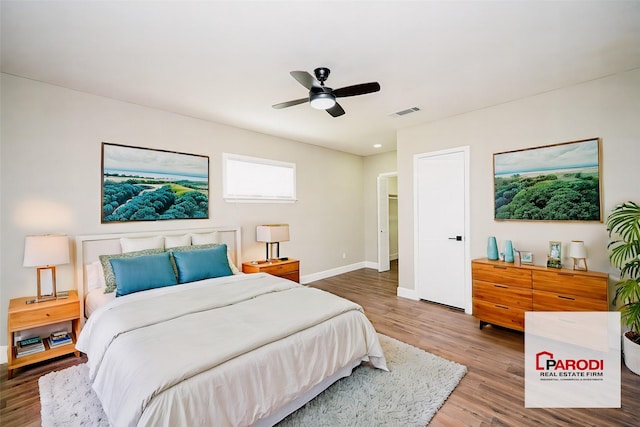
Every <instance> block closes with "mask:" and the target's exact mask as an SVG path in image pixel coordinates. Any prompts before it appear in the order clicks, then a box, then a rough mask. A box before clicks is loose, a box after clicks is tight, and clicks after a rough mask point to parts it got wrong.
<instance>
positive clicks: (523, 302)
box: [473, 280, 532, 311]
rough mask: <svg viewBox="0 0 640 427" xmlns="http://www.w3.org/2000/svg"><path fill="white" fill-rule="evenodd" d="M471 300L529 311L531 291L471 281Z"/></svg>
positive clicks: (517, 287)
mask: <svg viewBox="0 0 640 427" xmlns="http://www.w3.org/2000/svg"><path fill="white" fill-rule="evenodd" d="M473 299H474V300H476V299H478V300H483V301H486V302H492V303H495V304H500V305H506V306H510V307H515V308H521V309H523V310H527V311H531V308H532V304H531V289H530V288H522V287H519V286H510V285H501V284H498V283H488V282H482V281H480V280H474V281H473Z"/></svg>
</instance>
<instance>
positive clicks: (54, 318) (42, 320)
mask: <svg viewBox="0 0 640 427" xmlns="http://www.w3.org/2000/svg"><path fill="white" fill-rule="evenodd" d="M38 304H49V303H36V304H32V305H34V306H35V307H34V309H32V310H23V311H20V312H16V313H10V314H9V330H11V331H17V330H21V329H30V328H36V327H38V326H44V325H50V324H52V323H58V322H64V321H66V320H73V319H77V318H78V316H79V313H80V303H79V302H78V301H75V302H70V303H68V304H62V305H60V304H58V305H53V306H49V307H42V308H40V307H38V306H37V305H38Z"/></svg>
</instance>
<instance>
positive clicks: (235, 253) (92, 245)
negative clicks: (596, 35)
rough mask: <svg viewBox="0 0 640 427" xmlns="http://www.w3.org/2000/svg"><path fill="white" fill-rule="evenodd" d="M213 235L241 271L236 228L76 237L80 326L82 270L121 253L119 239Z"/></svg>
mask: <svg viewBox="0 0 640 427" xmlns="http://www.w3.org/2000/svg"><path fill="white" fill-rule="evenodd" d="M212 232H216V233H217V238H218V240H217V242H218V243H224V244H226V245H227V247H228V248H229V253H230V256H231V259H232V261H233V262H234V264H235V265H236V266H238V267H240V268H241V264H242V247H241V242H242V236H241V229H240V227H237V226H229V227H209V228H192V229H180V230H164V231H146V232H136V233H117V234H94V235H85V236H77V237H76V288H77V289H78V297H79V299H80V309H81V314H82V316H81V322H84V319H85V310H84V300H85V295H86V293H87V280H86V277H85V276H86V275H85V266H86V265H87V264H89V263H92V262H94V261H97V260H98V259H99V256H100V255H112V254H119V253H122V247H121V245H120V239H122V238H126V239H143V238H148V237H157V236H162V237H169V236H181V235H185V234H207V233H212Z"/></svg>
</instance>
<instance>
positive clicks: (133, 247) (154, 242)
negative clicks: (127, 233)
mask: <svg viewBox="0 0 640 427" xmlns="http://www.w3.org/2000/svg"><path fill="white" fill-rule="evenodd" d="M120 246H121V247H122V253H126V252H136V251H144V250H146V249H164V238H163V237H162V236H157V237H144V238H141V239H129V238H126V237H123V238H121V239H120Z"/></svg>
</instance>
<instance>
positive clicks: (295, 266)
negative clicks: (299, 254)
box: [242, 259, 300, 282]
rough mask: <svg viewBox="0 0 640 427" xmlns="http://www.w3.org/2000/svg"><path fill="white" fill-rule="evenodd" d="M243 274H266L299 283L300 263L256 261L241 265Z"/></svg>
mask: <svg viewBox="0 0 640 427" xmlns="http://www.w3.org/2000/svg"><path fill="white" fill-rule="evenodd" d="M242 272H243V273H268V274H271V275H274V276H279V277H282V278H285V279H289V280H293V281H294V282H300V261H298V260H297V259H288V260H285V261H280V260H275V261H258V262H244V263H242Z"/></svg>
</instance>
